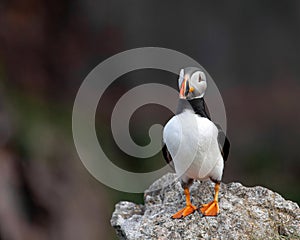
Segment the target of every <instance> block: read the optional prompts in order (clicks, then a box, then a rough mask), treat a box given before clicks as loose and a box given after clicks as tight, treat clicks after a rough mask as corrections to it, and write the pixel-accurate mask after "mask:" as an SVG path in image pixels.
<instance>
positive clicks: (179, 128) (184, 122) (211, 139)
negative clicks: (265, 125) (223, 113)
mask: <svg viewBox="0 0 300 240" xmlns="http://www.w3.org/2000/svg"><path fill="white" fill-rule="evenodd" d="M178 86H179V102H178V106H177V111H176V114H175V116H173V117H172V118H171V119H170V120H169V121H168V122H167V123H166V125H165V127H164V128H163V147H162V153H163V156H164V158H165V160H166V162H167V163H168V164H170V165H171V166H172V167H173V168H174V169H175V172H176V174H177V176H178V177H179V178H180V183H181V186H182V188H183V190H184V194H185V199H186V206H185V207H184V208H183V209H181V210H179V211H178V212H176V213H175V214H174V215H172V218H174V219H178V218H184V217H186V216H188V215H190V214H192V213H193V212H195V211H196V210H198V208H197V207H196V206H194V205H193V204H192V202H191V197H190V191H189V188H190V186H191V185H192V184H193V182H194V180H200V181H202V180H211V181H212V182H214V183H215V187H214V190H215V193H214V198H213V201H211V202H209V203H207V204H203V205H202V206H201V207H200V208H199V211H200V212H201V213H202V215H203V216H217V215H218V214H219V211H220V210H219V204H218V194H219V189H220V183H221V180H222V175H223V170H224V164H225V162H226V160H227V158H228V155H229V149H230V142H229V140H228V138H227V136H226V135H225V133H224V131H223V130H222V128H221V127H220V126H219V125H218V124H216V123H214V122H213V121H212V120H211V117H210V114H209V111H208V109H207V106H206V104H205V101H204V95H205V91H206V89H207V81H206V75H205V73H204V72H203V71H201V69H199V68H196V67H187V68H184V69H181V70H180V74H179V79H178Z"/></svg>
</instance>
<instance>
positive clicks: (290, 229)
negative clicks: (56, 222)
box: [111, 173, 300, 240]
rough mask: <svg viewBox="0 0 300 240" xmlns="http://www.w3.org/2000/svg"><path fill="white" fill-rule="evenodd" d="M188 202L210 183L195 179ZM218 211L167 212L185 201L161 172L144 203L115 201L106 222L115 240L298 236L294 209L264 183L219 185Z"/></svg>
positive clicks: (207, 191) (205, 193)
mask: <svg viewBox="0 0 300 240" xmlns="http://www.w3.org/2000/svg"><path fill="white" fill-rule="evenodd" d="M190 190H191V196H192V202H193V204H195V205H196V206H201V204H203V203H207V202H209V201H211V200H212V198H213V193H214V184H213V183H211V182H210V181H207V182H199V181H195V182H194V184H193V185H192V187H191V188H190ZM219 199H220V203H219V204H220V214H219V215H218V216H217V217H203V216H202V215H201V214H200V213H199V212H198V211H197V212H195V213H194V214H192V215H190V216H187V217H186V218H184V219H171V215H172V214H173V213H175V212H177V211H178V210H179V209H181V208H182V207H184V206H185V198H184V194H183V190H182V188H181V185H180V182H179V181H178V180H177V179H176V176H175V174H171V173H170V174H167V175H165V176H163V177H162V178H160V179H159V180H157V181H156V182H154V183H153V184H152V185H151V186H150V188H149V189H148V190H146V192H145V205H137V204H134V203H131V202H120V203H118V204H117V205H116V209H115V211H114V213H113V216H112V219H111V224H112V226H113V227H114V228H115V230H116V232H117V235H118V236H119V238H120V239H130V240H133V239H161V240H164V239H166V240H167V239H226V240H228V239H253V240H254V239H300V209H299V206H298V205H297V204H296V203H294V202H291V201H287V200H285V199H283V198H282V197H281V196H280V195H279V194H277V193H275V192H272V191H271V190H268V189H266V188H264V187H251V188H248V187H244V186H242V185H241V184H240V183H229V184H222V185H221V190H220V194H219Z"/></svg>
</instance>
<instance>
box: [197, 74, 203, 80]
mask: <svg viewBox="0 0 300 240" xmlns="http://www.w3.org/2000/svg"><path fill="white" fill-rule="evenodd" d="M201 81H202V78H201V74H199V78H198V82H201Z"/></svg>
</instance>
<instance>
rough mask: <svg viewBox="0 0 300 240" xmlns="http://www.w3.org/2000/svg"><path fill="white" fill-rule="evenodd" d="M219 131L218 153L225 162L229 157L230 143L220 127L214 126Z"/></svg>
mask: <svg viewBox="0 0 300 240" xmlns="http://www.w3.org/2000/svg"><path fill="white" fill-rule="evenodd" d="M215 125H216V126H217V128H218V130H219V132H218V143H219V147H220V151H221V153H222V156H223V159H224V162H226V161H227V159H228V155H229V149H230V142H229V140H228V138H227V137H226V135H225V133H224V132H223V130H222V128H221V126H220V125H218V124H215Z"/></svg>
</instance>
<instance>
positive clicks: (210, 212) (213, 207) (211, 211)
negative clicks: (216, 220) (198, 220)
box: [200, 183, 220, 216]
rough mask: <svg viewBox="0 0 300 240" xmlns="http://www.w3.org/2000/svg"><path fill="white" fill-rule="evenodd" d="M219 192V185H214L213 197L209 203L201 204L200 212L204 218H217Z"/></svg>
mask: <svg viewBox="0 0 300 240" xmlns="http://www.w3.org/2000/svg"><path fill="white" fill-rule="evenodd" d="M219 190H220V183H216V185H215V197H214V200H213V201H212V202H210V203H207V204H203V205H202V207H201V208H200V211H201V212H202V214H203V215H204V216H217V215H218V213H219V204H218V195H219Z"/></svg>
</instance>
